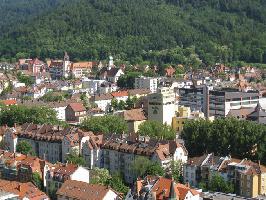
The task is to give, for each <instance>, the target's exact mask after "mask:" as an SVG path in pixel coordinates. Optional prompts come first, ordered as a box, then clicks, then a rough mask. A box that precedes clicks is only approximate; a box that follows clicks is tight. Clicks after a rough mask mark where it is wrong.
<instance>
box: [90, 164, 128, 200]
mask: <svg viewBox="0 0 266 200" xmlns="http://www.w3.org/2000/svg"><path fill="white" fill-rule="evenodd" d="M91 183H92V184H100V185H106V186H110V187H111V188H112V189H114V190H115V191H118V192H121V193H123V194H124V195H126V194H127V192H128V190H129V188H128V187H127V186H126V185H125V183H124V181H123V178H122V177H121V175H120V174H114V175H112V176H111V175H110V174H109V171H108V170H107V169H100V168H97V167H96V168H93V169H92V170H91Z"/></svg>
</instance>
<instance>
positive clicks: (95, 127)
mask: <svg viewBox="0 0 266 200" xmlns="http://www.w3.org/2000/svg"><path fill="white" fill-rule="evenodd" d="M81 127H82V128H83V129H84V130H88V131H93V132H95V133H105V134H109V133H115V134H122V133H124V132H126V131H127V124H126V122H125V121H124V120H123V118H121V117H119V116H116V115H105V116H99V117H90V118H87V119H85V120H84V121H83V122H82V123H81Z"/></svg>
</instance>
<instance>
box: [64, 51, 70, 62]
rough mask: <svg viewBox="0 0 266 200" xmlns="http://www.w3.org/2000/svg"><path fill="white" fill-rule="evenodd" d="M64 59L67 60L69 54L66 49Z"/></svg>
mask: <svg viewBox="0 0 266 200" xmlns="http://www.w3.org/2000/svg"><path fill="white" fill-rule="evenodd" d="M64 61H69V56H68V54H67V52H66V51H65V56H64Z"/></svg>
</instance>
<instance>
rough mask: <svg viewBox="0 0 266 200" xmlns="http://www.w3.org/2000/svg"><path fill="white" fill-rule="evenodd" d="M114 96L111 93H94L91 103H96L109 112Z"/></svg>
mask: <svg viewBox="0 0 266 200" xmlns="http://www.w3.org/2000/svg"><path fill="white" fill-rule="evenodd" d="M112 99H113V96H112V95H111V94H99V95H94V96H93V97H92V98H91V99H90V101H91V103H95V104H96V105H97V106H98V108H100V109H101V110H102V111H104V112H108V111H110V109H111V102H112Z"/></svg>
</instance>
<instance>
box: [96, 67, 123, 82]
mask: <svg viewBox="0 0 266 200" xmlns="http://www.w3.org/2000/svg"><path fill="white" fill-rule="evenodd" d="M122 75H124V72H123V70H122V69H120V68H116V67H103V68H102V69H101V70H100V76H99V77H100V79H102V80H107V81H109V82H112V83H116V82H117V81H118V79H119V77H120V76H122Z"/></svg>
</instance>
